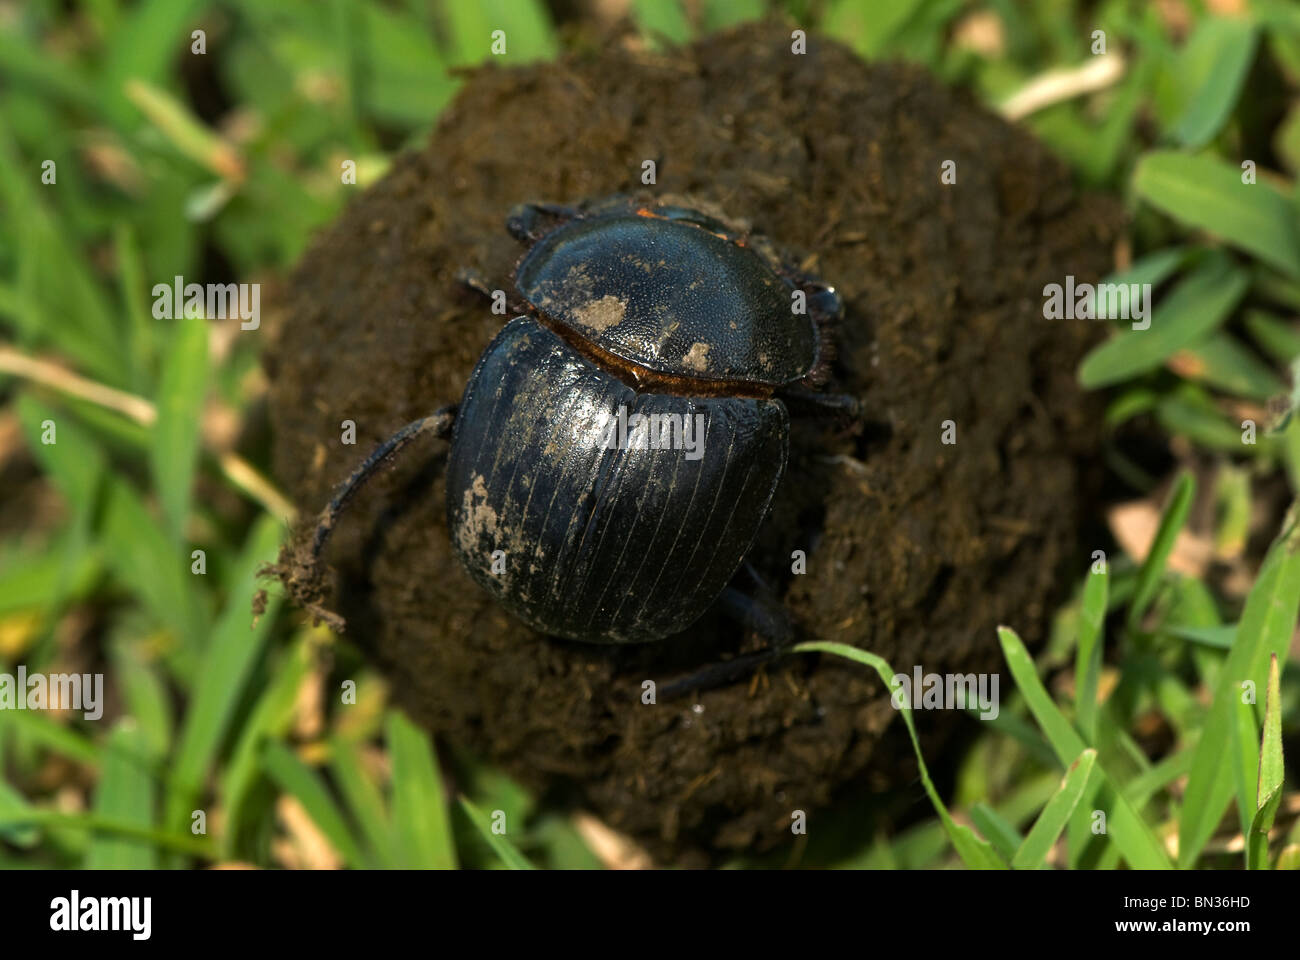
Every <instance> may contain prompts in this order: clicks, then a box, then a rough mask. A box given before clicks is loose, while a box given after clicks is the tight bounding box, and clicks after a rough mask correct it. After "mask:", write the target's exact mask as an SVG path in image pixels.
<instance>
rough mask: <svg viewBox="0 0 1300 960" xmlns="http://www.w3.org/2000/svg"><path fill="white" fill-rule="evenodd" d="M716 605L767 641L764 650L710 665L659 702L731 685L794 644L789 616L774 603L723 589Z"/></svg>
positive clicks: (668, 688)
mask: <svg viewBox="0 0 1300 960" xmlns="http://www.w3.org/2000/svg"><path fill="white" fill-rule="evenodd" d="M716 603H717V606H718V609H719V611H720V612H722V613H724V614H726V615H727V616H728V617H730V618H732V619H733V620H735V621H737V622H738V623H740V624H741V625H742V626H743V627H745V629H747V630H750V631H752V632H754V633H756V634H758V635H759V636H760V637H762V638H763V639H764V640H766V641H767V646H766V647H765V648H763V649H762V650H758V651H755V652H754V653H746V654H742V655H741V656H739V657H735V658H733V659H731V660H728V661H726V662H725V663H714V664H710V665H709V666H707V667H704V668H702V669H700V670H697V671H696V672H695V673H692V674H690V675H689V676H685V677H682V678H681V679H680V680H674V681H673V682H672V683H669V684H667V685H666V686H664V687H663V688H662V689H661V690H660V691H659V695H658V699H659V700H664V701H669V700H676V699H678V698H679V697H683V696H685V695H686V694H689V693H697V692H699V691H701V690H711V689H713V688H715V687H722V686H726V685H727V684H731V683H735V682H736V681H738V680H741V679H743V678H745V677H747V676H748V675H749V674H751V673H753V672H754V671H755V670H757V669H758V668H759V667H761V666H762V665H763V664H765V663H771V662H772V661H774V660H777V659H779V658H781V657H783V656H785V654H786V653H788V652H789V650H790V646H791V644H792V643H793V640H794V628H793V626H792V625H791V623H790V616H789V614H787V613H786V611H785V608H784V607H783V606H781V604H780V603H779V602H778V601H775V600H772V599H770V598H769V597H768V596H767V595H766V594H765V593H762V594H757V595H755V594H749V593H745V592H743V591H741V590H737V589H736V588H734V587H727V588H726V589H725V590H723V591H722V593H721V594H719V595H718V599H717V601H716Z"/></svg>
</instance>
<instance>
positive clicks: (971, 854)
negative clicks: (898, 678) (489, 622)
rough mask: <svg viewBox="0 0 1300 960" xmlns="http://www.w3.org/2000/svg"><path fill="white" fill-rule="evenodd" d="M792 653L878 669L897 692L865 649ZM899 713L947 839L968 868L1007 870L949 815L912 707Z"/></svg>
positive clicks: (801, 648) (813, 646) (828, 646)
mask: <svg viewBox="0 0 1300 960" xmlns="http://www.w3.org/2000/svg"><path fill="white" fill-rule="evenodd" d="M791 652H793V653H832V654H835V655H836V656H840V657H846V658H847V659H849V660H854V661H856V662H858V663H861V664H864V665H866V666H868V667H871V668H872V669H873V670H875V671H876V673H877V675H879V677H880V679H881V682H883V683H884V684H885V689H887V690H889V691H890V693H891V695H892V694H893V692H894V686H893V678H894V676H895V674H894V670H893V668H892V667H890V665H889V664H888V663H887V662H885V660H884V659H883V658H881V657H878V656H876V655H875V654H874V653H868V652H867V651H866V650H862V649H860V648H858V647H851V646H849V645H848V644H845V643H830V642H826V641H821V640H815V641H810V642H807V643H799V644H795V646H793V647H792V648H791ZM898 712H899V713H901V714H902V715H903V723H904V724H905V725H906V726H907V734H908V736H909V737H910V738H911V740H912V750H913V752H914V753H915V754H916V765H917V769H918V770H919V771H920V774H921V783H922V784H923V785H924V787H925V792H926V794H927V795H928V796H929V798H930V802H931V803H932V804H933V805H934V809H935V812H936V813H938V814H939V819H940V820H941V821H942V822H943V827H944V830H946V831H947V833H948V838H949V839H950V840H951V841H952V845H953V847H954V848H955V849H956V851H957V855H958V856H959V857H961V859H962V862H963V863H964V864H966V866H968V867H970V868H971V869H973V870H1005V869H1006V866H1007V865H1006V863H1005V862H1003V860H1002V858H1001V857H999V856H998V855H997V852H996V851H995V850H994V849H993V846H992V845H991V844H990V843H989V842H988V841H987V840H985V839H983V838H982V837H980V836H978V835H977V834H976V833H975V832H974V831H973V830H971V828H970V827H967V826H965V825H963V824H959V823H957V822H956V821H955V820H953V818H952V816H951V815H950V814H949V813H948V808H947V807H946V806H944V803H943V800H942V799H940V797H939V791H938V789H936V788H935V785H934V781H932V780H931V779H930V771H929V769H927V767H926V765H925V758H924V757H923V756H922V755H921V742H920V740H919V739H917V736H916V727H915V725H914V724H913V722H912V708H911V705H910V704H904V705H903V706H902V707H901V708H900V709H899V711H898Z"/></svg>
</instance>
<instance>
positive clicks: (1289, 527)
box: [1178, 505, 1300, 866]
mask: <svg viewBox="0 0 1300 960" xmlns="http://www.w3.org/2000/svg"><path fill="white" fill-rule="evenodd" d="M1297 509H1298V508H1297V506H1296V505H1292V507H1291V510H1290V512H1289V513H1288V514H1287V519H1286V522H1285V525H1284V527H1283V530H1282V533H1281V534H1280V535H1279V536H1278V538H1277V540H1276V541H1274V543H1273V545H1272V547H1270V548H1269V551H1268V554H1267V555H1266V556H1265V558H1264V563H1263V565H1262V566H1261V567H1260V571H1259V577H1258V579H1257V580H1256V581H1255V586H1254V587H1253V588H1252V589H1251V591H1250V595H1249V596H1248V597H1247V598H1246V606H1245V609H1244V610H1243V611H1242V615H1241V621H1240V623H1239V624H1238V627H1237V636H1236V639H1235V640H1234V641H1233V644H1232V648H1231V649H1230V650H1229V651H1228V658H1227V660H1226V661H1225V663H1224V664H1223V666H1222V667H1221V668H1220V670H1219V673H1218V677H1217V679H1216V681H1215V690H1214V700H1213V702H1212V703H1211V706H1210V711H1209V713H1208V714H1207V716H1206V718H1205V722H1204V724H1203V725H1202V731H1201V738H1200V740H1199V741H1197V744H1196V753H1195V755H1194V757H1193V759H1192V770H1191V773H1190V775H1189V776H1188V780H1187V792H1186V794H1185V795H1184V798H1183V811H1182V816H1181V817H1180V819H1179V824H1178V859H1179V863H1180V864H1181V865H1183V866H1190V865H1191V864H1193V863H1194V862H1195V861H1196V858H1197V857H1198V856H1200V853H1201V850H1202V849H1204V847H1205V844H1206V842H1207V841H1208V840H1209V839H1210V836H1211V835H1212V834H1213V833H1214V828H1215V827H1216V826H1217V825H1218V822H1219V820H1220V819H1221V818H1222V816H1223V811H1224V809H1225V808H1226V807H1227V805H1228V803H1229V801H1230V799H1231V797H1232V794H1233V786H1234V781H1235V778H1233V777H1228V776H1225V775H1224V771H1223V766H1224V764H1223V758H1224V757H1225V756H1228V755H1229V752H1230V750H1231V749H1232V748H1231V747H1230V745H1229V742H1228V738H1229V737H1230V736H1240V734H1239V732H1238V729H1239V728H1238V725H1237V723H1236V722H1235V714H1236V711H1238V710H1243V709H1245V710H1249V709H1251V706H1250V705H1249V704H1243V703H1242V699H1243V687H1244V684H1245V683H1246V682H1247V681H1249V682H1250V683H1252V684H1253V685H1254V688H1255V689H1256V690H1258V689H1259V688H1260V687H1262V686H1264V685H1265V684H1266V683H1267V681H1268V678H1267V670H1268V663H1269V659H1268V658H1269V656H1270V654H1278V655H1284V654H1285V653H1286V651H1287V649H1288V648H1289V646H1290V643H1291V635H1292V633H1293V632H1294V630H1295V625H1296V613H1297V609H1298V608H1300V524H1298V523H1297V522H1296V515H1297ZM1250 751H1251V752H1254V744H1253V743H1252V744H1251V747H1250ZM1253 801H1254V798H1248V800H1247V802H1242V798H1241V797H1240V796H1239V797H1238V802H1239V805H1240V807H1241V809H1242V810H1250V809H1251V808H1252V806H1253Z"/></svg>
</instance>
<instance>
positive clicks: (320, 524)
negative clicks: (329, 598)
mask: <svg viewBox="0 0 1300 960" xmlns="http://www.w3.org/2000/svg"><path fill="white" fill-rule="evenodd" d="M455 419H456V407H455V406H454V405H453V406H448V407H442V408H441V409H439V410H437V411H435V412H434V413H431V414H430V415H429V416H427V417H421V418H420V419H419V420H415V421H413V422H412V423H408V424H407V425H406V426H404V427H402V429H400V430H398V431H397V432H396V433H395V434H393V435H392V436H391V437H389V438H388V439H387V440H385V441H384V442H383V443H381V444H380V445H379V446H378V447H376V448H375V450H374V452H373V453H371V454H370V456H368V457H366V459H365V460H364V461H363V462H362V463H361V465H360V466H359V467H357V468H356V469H355V470H353V471H352V475H351V476H349V477H348V478H347V479H346V480H344V481H343V482H342V483H341V484H339V486H338V487H337V488H336V489H335V491H334V497H333V498H332V499H331V500H330V502H329V504H328V505H327V506H326V507H325V509H324V510H322V511H321V512H320V515H319V517H317V520H316V530H315V532H314V533H313V534H312V538H311V545H310V547H309V548H308V550H307V555H306V557H305V558H304V559H302V560H300V561H297V562H294V563H291V564H289V563H286V562H285V559H284V557H283V556H282V558H281V562H280V564H279V565H278V566H277V567H275V568H272V570H271V571H270V572H274V573H278V574H279V575H280V577H281V579H282V580H283V581H284V583H285V586H286V588H287V589H288V590H289V593H290V595H291V596H292V597H293V598H294V599H295V600H297V601H298V602H299V603H300V604H301V605H302V606H303V607H305V608H306V609H307V610H309V611H310V612H311V613H312V614H313V615H314V616H316V617H317V618H318V619H321V620H324V621H325V622H326V623H328V624H329V625H330V626H331V627H333V628H334V629H335V630H342V628H343V618H342V617H340V616H339V615H338V614H336V613H332V612H330V611H328V610H326V609H325V608H324V607H322V606H321V603H320V601H321V598H322V595H323V593H324V590H323V588H322V587H321V580H322V579H323V576H324V569H323V568H324V560H323V558H324V553H325V547H326V546H327V545H328V544H329V540H330V536H331V535H332V534H333V533H334V527H335V526H336V525H337V524H338V520H339V517H340V515H341V514H342V513H343V511H344V510H346V509H347V506H348V504H349V503H351V502H352V498H353V497H355V496H356V495H357V492H358V491H360V490H361V488H362V487H364V486H365V485H366V482H367V481H369V480H370V478H371V477H373V476H374V475H375V474H376V473H378V472H379V470H380V468H382V467H383V466H384V465H385V464H386V463H388V462H389V461H391V460H392V459H393V458H394V457H396V456H397V455H398V454H399V453H401V452H402V450H404V449H405V448H406V447H407V446H408V445H410V444H411V443H412V442H413V441H415V440H417V439H418V438H420V437H423V436H426V435H430V434H431V435H433V436H435V437H446V436H448V435H449V434H450V433H451V427H452V424H453V423H454V422H455Z"/></svg>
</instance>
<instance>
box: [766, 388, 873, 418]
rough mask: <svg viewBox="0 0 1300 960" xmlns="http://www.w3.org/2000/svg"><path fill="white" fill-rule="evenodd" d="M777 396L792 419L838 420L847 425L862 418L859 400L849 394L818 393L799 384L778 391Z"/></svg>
mask: <svg viewBox="0 0 1300 960" xmlns="http://www.w3.org/2000/svg"><path fill="white" fill-rule="evenodd" d="M777 396H778V397H780V398H781V402H782V403H784V404H785V406H786V409H787V410H789V411H790V416H791V417H810V418H814V417H816V418H823V419H827V420H836V421H839V422H841V423H843V424H845V425H847V424H851V423H854V422H856V421H857V420H858V419H859V418H860V417H861V416H862V405H861V404H860V403H859V402H858V398H857V397H854V396H851V395H850V394H847V393H818V392H817V391H816V390H809V389H808V388H807V387H801V386H799V385H798V384H791V385H790V386H788V387H783V388H782V389H781V390H778V391H777Z"/></svg>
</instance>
